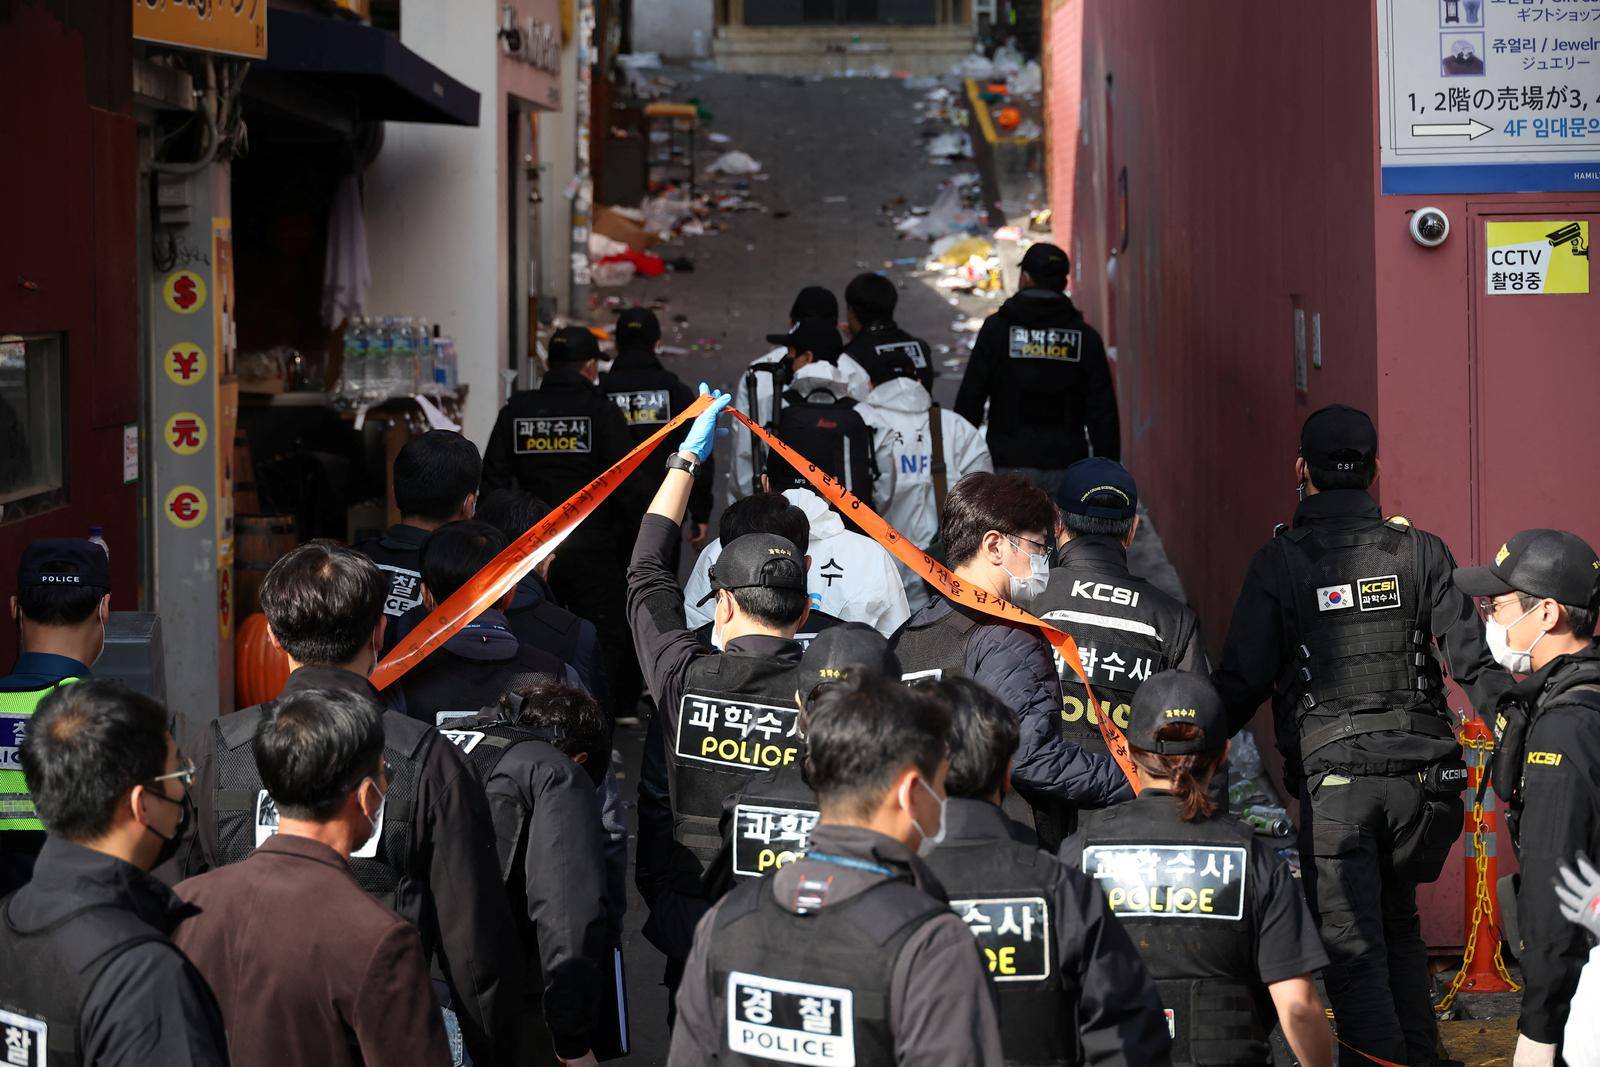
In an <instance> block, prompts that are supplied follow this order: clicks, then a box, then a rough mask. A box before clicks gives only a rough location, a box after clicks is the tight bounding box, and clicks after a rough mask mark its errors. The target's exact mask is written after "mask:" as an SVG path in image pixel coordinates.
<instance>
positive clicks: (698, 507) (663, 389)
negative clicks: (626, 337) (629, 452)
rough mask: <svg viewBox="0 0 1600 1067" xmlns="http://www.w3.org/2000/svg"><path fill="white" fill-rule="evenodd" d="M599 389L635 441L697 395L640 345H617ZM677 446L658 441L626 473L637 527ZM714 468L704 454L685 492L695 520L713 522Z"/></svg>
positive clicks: (631, 438) (652, 430)
mask: <svg viewBox="0 0 1600 1067" xmlns="http://www.w3.org/2000/svg"><path fill="white" fill-rule="evenodd" d="M600 390H601V392H603V393H605V394H606V396H607V397H609V398H610V399H611V402H612V403H614V404H616V406H617V410H618V411H620V412H621V413H622V416H623V418H624V419H626V420H627V423H628V437H629V440H630V441H631V442H632V443H633V444H635V445H637V444H639V443H640V442H641V441H644V440H645V439H646V438H648V437H649V436H650V435H651V434H653V433H655V432H656V431H657V430H659V429H661V427H662V426H663V425H664V424H666V423H667V422H668V421H670V420H671V419H672V418H673V417H674V416H675V415H677V414H678V413H679V412H680V411H682V410H683V409H684V408H687V407H688V406H689V405H690V404H693V403H694V399H695V391H694V390H693V389H691V388H690V387H689V386H687V385H685V384H684V383H683V382H682V381H681V380H680V379H679V378H678V376H677V375H676V374H673V373H672V372H671V371H669V370H668V369H667V368H665V367H663V366H662V365H661V360H659V359H657V358H656V354H655V352H654V351H652V350H651V349H650V348H648V347H640V346H638V345H628V346H626V347H623V348H619V349H618V350H617V358H616V361H615V362H613V363H612V364H611V369H610V370H608V371H606V372H605V373H603V374H601V375H600ZM663 400H665V401H666V403H665V404H663V403H662V401H663ZM677 445H678V442H677V440H676V439H672V440H663V441H661V443H660V444H658V445H656V448H655V451H653V452H651V453H650V455H649V457H647V458H646V459H645V461H644V462H643V463H641V464H640V465H639V469H638V470H636V471H634V472H633V474H631V475H629V477H628V481H627V483H626V484H627V493H628V498H629V500H630V501H631V502H632V503H633V505H634V506H635V507H636V508H638V513H637V514H635V515H634V516H633V524H634V525H635V526H637V525H638V521H639V520H640V519H641V518H643V517H644V511H645V508H646V507H648V506H649V503H650V497H651V496H652V495H653V494H654V493H655V490H656V486H658V485H660V484H661V471H662V469H663V467H664V465H665V464H666V462H667V457H668V456H669V455H671V454H672V453H673V451H675V450H676V448H677ZM715 472H716V457H715V456H710V457H707V459H706V461H705V462H704V463H702V464H700V467H699V469H698V470H696V471H695V476H694V488H693V489H692V490H690V492H689V518H691V519H693V520H694V521H695V522H699V523H706V522H710V521H711V483H712V479H713V477H714V475H715Z"/></svg>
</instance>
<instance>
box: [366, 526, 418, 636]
mask: <svg viewBox="0 0 1600 1067" xmlns="http://www.w3.org/2000/svg"><path fill="white" fill-rule="evenodd" d="M356 551H357V552H360V553H361V554H362V555H363V556H366V557H367V558H368V559H370V560H371V561H372V562H373V563H375V564H377V566H378V569H379V570H380V571H382V572H383V577H384V580H385V581H386V582H387V583H388V585H389V591H388V593H386V594H385V596H384V598H383V613H384V614H385V615H387V616H389V617H390V618H391V619H398V618H399V617H400V616H402V615H404V614H405V613H406V612H408V611H410V610H411V609H412V608H414V607H416V606H417V605H418V604H421V603H422V563H421V549H420V548H419V547H418V546H417V545H411V544H405V543H403V542H400V541H396V540H393V539H392V538H390V537H389V535H387V534H385V535H384V536H382V537H376V538H373V539H372V540H371V541H367V542H364V543H363V544H361V545H358V546H357V547H356Z"/></svg>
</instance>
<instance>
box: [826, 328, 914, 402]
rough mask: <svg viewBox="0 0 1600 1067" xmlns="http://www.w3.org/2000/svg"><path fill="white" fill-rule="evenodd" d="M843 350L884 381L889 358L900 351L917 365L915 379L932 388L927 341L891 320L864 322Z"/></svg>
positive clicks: (869, 374)
mask: <svg viewBox="0 0 1600 1067" xmlns="http://www.w3.org/2000/svg"><path fill="white" fill-rule="evenodd" d="M844 351H845V355H847V356H850V357H851V358H852V359H854V360H855V361H856V362H857V363H859V364H861V366H862V368H863V369H864V370H865V371H866V372H867V376H868V377H870V378H871V379H872V380H873V381H874V382H882V381H886V380H887V378H888V374H887V372H886V371H885V369H884V368H885V367H886V366H887V365H888V362H889V358H890V357H891V356H893V355H896V354H897V353H903V354H904V355H905V356H906V357H907V358H908V359H910V360H911V362H912V364H913V365H914V366H915V367H916V368H917V381H919V382H921V383H922V387H923V388H924V389H926V390H928V391H929V392H930V393H931V392H932V391H933V377H934V374H935V371H934V367H933V350H932V349H930V348H929V347H928V342H926V341H924V340H923V339H922V338H920V337H913V336H911V335H910V334H909V333H906V332H905V331H904V330H902V329H901V328H900V327H899V326H898V325H897V324H895V323H894V322H893V321H890V322H872V323H867V324H865V325H863V326H862V327H861V332H860V333H858V334H856V335H855V336H854V337H852V338H850V343H849V344H847V345H845V346H844Z"/></svg>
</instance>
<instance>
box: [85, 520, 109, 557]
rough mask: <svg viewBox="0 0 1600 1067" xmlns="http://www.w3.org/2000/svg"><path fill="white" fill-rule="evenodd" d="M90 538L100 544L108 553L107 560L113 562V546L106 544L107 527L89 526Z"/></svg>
mask: <svg viewBox="0 0 1600 1067" xmlns="http://www.w3.org/2000/svg"><path fill="white" fill-rule="evenodd" d="M89 540H90V541H92V542H94V543H95V544H97V545H99V546H100V551H102V552H104V553H105V554H106V562H107V563H110V562H111V546H110V545H108V544H106V528H105V527H104V526H91V527H89Z"/></svg>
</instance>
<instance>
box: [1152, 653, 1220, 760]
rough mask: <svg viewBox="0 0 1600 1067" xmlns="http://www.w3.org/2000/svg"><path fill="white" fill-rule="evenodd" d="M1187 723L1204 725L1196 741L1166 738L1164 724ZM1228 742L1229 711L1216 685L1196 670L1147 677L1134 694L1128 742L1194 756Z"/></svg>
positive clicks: (1166, 752) (1164, 751) (1171, 754)
mask: <svg viewBox="0 0 1600 1067" xmlns="http://www.w3.org/2000/svg"><path fill="white" fill-rule="evenodd" d="M1173 723H1186V724H1188V725H1190V726H1198V727H1199V728H1200V736H1199V737H1197V738H1195V739H1194V740H1192V741H1162V740H1158V739H1157V738H1156V734H1157V733H1158V732H1159V731H1160V729H1161V728H1162V727H1163V726H1170V725H1172V724H1173ZM1227 743H1228V713H1227V711H1226V709H1224V708H1223V706H1222V697H1221V696H1220V695H1219V694H1218V693H1217V689H1216V686H1214V685H1212V684H1211V679H1210V678H1209V677H1207V676H1206V675H1204V674H1196V673H1195V672H1194V671H1161V672H1160V673H1159V674H1153V675H1151V676H1150V677H1149V678H1147V679H1145V682H1144V684H1143V685H1141V686H1140V687H1139V689H1138V691H1137V692H1135V693H1134V694H1133V708H1132V709H1131V710H1130V712H1129V714H1128V744H1129V745H1130V746H1132V747H1133V748H1137V749H1139V750H1141V751H1144V752H1156V753H1160V754H1161V755H1163V756H1192V755H1196V754H1198V753H1201V752H1220V751H1221V750H1222V748H1223V746H1225V745H1226V744H1227Z"/></svg>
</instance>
